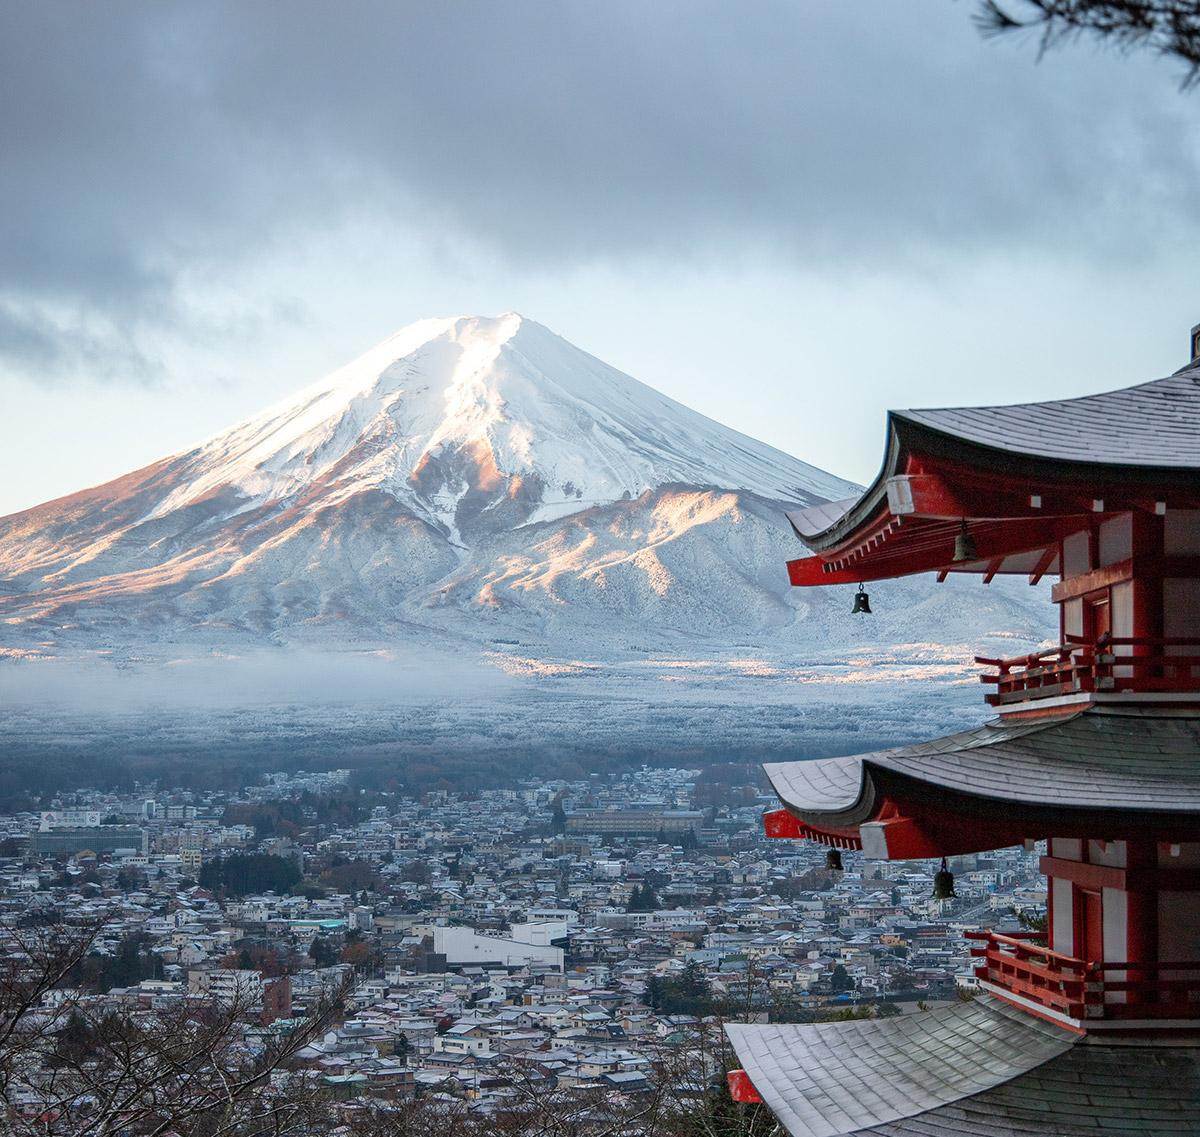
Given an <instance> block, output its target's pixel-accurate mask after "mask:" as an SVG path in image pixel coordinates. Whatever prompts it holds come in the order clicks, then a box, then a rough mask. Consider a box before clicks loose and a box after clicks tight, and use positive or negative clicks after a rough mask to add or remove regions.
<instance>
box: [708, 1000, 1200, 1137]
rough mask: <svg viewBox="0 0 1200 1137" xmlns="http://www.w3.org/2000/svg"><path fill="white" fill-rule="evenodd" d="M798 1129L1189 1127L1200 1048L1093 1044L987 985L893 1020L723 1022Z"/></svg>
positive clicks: (801, 1135) (887, 1133)
mask: <svg viewBox="0 0 1200 1137" xmlns="http://www.w3.org/2000/svg"><path fill="white" fill-rule="evenodd" d="M725 1030H726V1033H727V1034H728V1035H729V1039H730V1041H731V1042H732V1043H733V1046H734V1049H735V1050H736V1051H737V1054H738V1058H739V1060H740V1061H741V1063H742V1066H743V1068H744V1069H745V1071H746V1073H747V1074H748V1075H749V1078H750V1081H751V1082H752V1083H753V1085H754V1088H755V1089H756V1090H757V1091H758V1093H759V1094H760V1095H761V1097H762V1099H763V1101H764V1102H765V1103H766V1104H767V1105H768V1106H769V1107H770V1108H771V1110H772V1111H773V1112H774V1114H775V1116H776V1117H777V1118H778V1120H779V1121H780V1122H781V1123H782V1125H783V1126H784V1128H785V1129H786V1130H787V1131H788V1133H790V1134H791V1135H792V1137H868V1135H870V1137H957V1135H960V1134H962V1135H966V1134H970V1135H971V1137H1084V1135H1085V1134H1092V1135H1098V1134H1107V1135H1109V1137H1134V1135H1135V1134H1136V1135H1139V1137H1145V1134H1147V1133H1154V1134H1171V1133H1177V1134H1183V1133H1194V1132H1195V1118H1196V1117H1197V1115H1198V1114H1200V1047H1179V1046H1145V1045H1143V1046H1136V1047H1135V1046H1121V1045H1107V1044H1106V1045H1096V1044H1093V1043H1087V1042H1083V1041H1081V1040H1082V1038H1083V1036H1081V1035H1079V1034H1075V1033H1073V1032H1070V1031H1068V1030H1066V1029H1064V1028H1061V1027H1058V1026H1055V1025H1053V1024H1051V1023H1047V1022H1044V1021H1042V1020H1040V1019H1037V1018H1035V1017H1033V1016H1032V1015H1028V1014H1025V1013H1024V1012H1022V1011H1019V1010H1016V1009H1014V1008H1012V1007H1009V1006H1008V1005H1006V1004H1005V1003H1003V1002H1001V1001H1000V1000H998V999H995V998H993V997H991V996H989V995H980V996H978V997H977V998H975V999H974V1000H972V1001H971V1002H969V1003H960V1004H955V1005H954V1006H951V1007H946V1008H941V1009H938V1010H933V1011H927V1012H923V1013H917V1014H910V1015H900V1016H896V1017H893V1018H887V1019H866V1020H858V1021H852V1022H838V1023H819V1024H810V1025H796V1024H778V1025H767V1026H752V1025H747V1024H736V1023H729V1024H726V1027H725Z"/></svg>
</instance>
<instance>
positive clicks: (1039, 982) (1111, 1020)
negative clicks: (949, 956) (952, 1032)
mask: <svg viewBox="0 0 1200 1137" xmlns="http://www.w3.org/2000/svg"><path fill="white" fill-rule="evenodd" d="M965 935H966V936H967V938H968V939H971V940H975V941H977V943H978V944H979V946H977V947H973V948H971V955H973V956H974V957H975V958H977V959H981V960H982V961H983V962H982V963H981V964H979V965H978V966H977V967H976V968H975V976H976V978H977V979H979V981H980V982H981V983H983V984H985V985H987V987H988V988H990V989H991V990H992V991H993V992H994V993H996V994H998V995H1001V996H1003V995H1005V994H1008V995H1011V996H1015V997H1016V998H1017V999H1019V1000H1021V1001H1023V1002H1024V1003H1025V1004H1027V1005H1032V1007H1033V1008H1035V1009H1036V1008H1039V1007H1040V1008H1042V1009H1043V1010H1045V1011H1047V1012H1049V1013H1050V1014H1051V1015H1052V1016H1062V1017H1064V1018H1067V1019H1071V1020H1075V1021H1076V1022H1078V1023H1080V1024H1081V1025H1083V1026H1085V1027H1088V1026H1099V1025H1102V1024H1103V1025H1107V1026H1112V1027H1118V1028H1119V1027H1120V1026H1121V1025H1123V1024H1124V1025H1130V1026H1132V1025H1133V1023H1134V1022H1138V1023H1150V1024H1160V1025H1161V1026H1168V1025H1170V1024H1169V1022H1166V1021H1164V1020H1190V1022H1192V1023H1195V1022H1196V1021H1197V1020H1200V962H1195V963H1166V962H1159V961H1156V962H1152V963H1128V962H1119V963H1118V962H1110V961H1108V960H1103V961H1098V960H1092V961H1089V960H1083V959H1076V958H1074V957H1073V956H1069V955H1062V954H1061V953H1059V952H1055V951H1050V950H1049V948H1047V947H1045V946H1044V945H1042V944H1041V943H1039V942H1038V941H1039V940H1042V939H1044V938H1045V936H1044V933H1041V932H1010V933H1006V934H1002V933H1000V932H988V931H984V932H966V933H965ZM1180 1025H1182V1024H1180Z"/></svg>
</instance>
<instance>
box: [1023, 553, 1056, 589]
mask: <svg viewBox="0 0 1200 1137" xmlns="http://www.w3.org/2000/svg"><path fill="white" fill-rule="evenodd" d="M1057 556H1058V546H1057V545H1047V546H1046V547H1045V549H1043V550H1042V555H1041V556H1040V557H1038V559H1037V564H1036V565H1034V566H1033V572H1031V573H1030V574H1029V583H1030V584H1031V585H1034V584H1038V583H1040V582H1041V579H1042V577H1043V576H1045V575H1046V573H1047V571H1049V568H1050V566H1051V565H1052V564H1054V558H1055V557H1057Z"/></svg>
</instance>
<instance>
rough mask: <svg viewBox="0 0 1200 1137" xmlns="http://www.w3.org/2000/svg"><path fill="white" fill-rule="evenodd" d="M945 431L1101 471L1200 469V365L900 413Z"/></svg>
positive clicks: (1013, 451) (907, 419)
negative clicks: (1049, 395) (1100, 384)
mask: <svg viewBox="0 0 1200 1137" xmlns="http://www.w3.org/2000/svg"><path fill="white" fill-rule="evenodd" d="M892 413H893V414H894V415H895V416H896V417H897V418H899V419H903V420H904V421H905V422H909V423H914V424H916V425H917V426H922V427H925V428H927V429H929V430H935V431H938V432H939V433H940V434H945V435H949V436H951V437H953V438H959V439H962V440H963V441H966V442H972V443H975V444H977V445H979V446H987V447H991V448H993V449H996V450H1003V451H1006V452H1007V453H1010V454H1023V455H1027V456H1030V457H1034V458H1048V459H1052V460H1055V461H1061V462H1091V463H1095V464H1096V465H1098V466H1143V467H1145V466H1149V467H1156V468H1160V469H1161V468H1178V469H1187V470H1196V469H1198V468H1200V365H1198V364H1196V363H1192V364H1189V365H1188V367H1186V368H1184V369H1183V370H1182V371H1178V372H1176V373H1175V374H1174V375H1168V376H1167V377H1166V378H1165V379H1154V380H1151V381H1150V382H1149V383H1139V384H1138V385H1137V386H1135V387H1124V388H1122V389H1121V390H1119V391H1106V392H1104V393H1102V394H1099V395H1084V396H1082V397H1081V398H1077V399H1053V400H1051V401H1049V402H1045V403H1017V404H1015V405H1012V406H1003V407H952V408H942V409H938V410H909V411H893V412H892Z"/></svg>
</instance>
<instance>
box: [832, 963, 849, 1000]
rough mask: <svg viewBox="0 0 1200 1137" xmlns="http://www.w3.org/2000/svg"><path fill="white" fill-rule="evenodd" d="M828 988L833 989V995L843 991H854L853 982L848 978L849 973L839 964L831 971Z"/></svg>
mask: <svg viewBox="0 0 1200 1137" xmlns="http://www.w3.org/2000/svg"><path fill="white" fill-rule="evenodd" d="M829 986H830V987H832V988H833V990H834V993H835V994H841V993H842V992H843V991H853V990H854V980H853V979H851V978H850V973H849V972H848V971H847V970H846V969H845V968H844V967H843V966H842V965H841V964H840V963H839V964H838V965H837V967H835V968H834V969H833V974H832V975H831V976H830V977H829Z"/></svg>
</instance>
